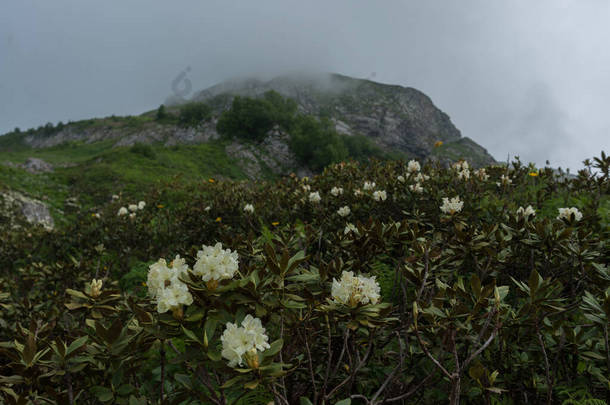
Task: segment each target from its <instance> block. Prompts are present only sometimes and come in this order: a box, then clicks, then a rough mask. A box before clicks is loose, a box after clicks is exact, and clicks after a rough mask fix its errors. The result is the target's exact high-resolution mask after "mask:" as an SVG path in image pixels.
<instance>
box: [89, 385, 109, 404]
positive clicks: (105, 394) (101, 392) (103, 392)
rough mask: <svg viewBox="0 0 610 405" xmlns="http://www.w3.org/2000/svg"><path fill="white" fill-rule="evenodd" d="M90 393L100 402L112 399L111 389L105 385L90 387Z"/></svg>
mask: <svg viewBox="0 0 610 405" xmlns="http://www.w3.org/2000/svg"><path fill="white" fill-rule="evenodd" d="M91 393H92V394H93V395H95V396H96V397H97V399H98V400H100V402H108V401H112V398H113V397H114V396H113V394H112V391H111V390H110V389H108V388H106V387H100V386H99V385H98V386H95V387H92V388H91Z"/></svg>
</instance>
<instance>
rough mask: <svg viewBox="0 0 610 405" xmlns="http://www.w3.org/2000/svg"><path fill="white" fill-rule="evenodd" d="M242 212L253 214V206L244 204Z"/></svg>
mask: <svg viewBox="0 0 610 405" xmlns="http://www.w3.org/2000/svg"><path fill="white" fill-rule="evenodd" d="M244 211H245V212H248V213H250V214H252V213H254V206H253V205H252V204H246V206H245V207H244Z"/></svg>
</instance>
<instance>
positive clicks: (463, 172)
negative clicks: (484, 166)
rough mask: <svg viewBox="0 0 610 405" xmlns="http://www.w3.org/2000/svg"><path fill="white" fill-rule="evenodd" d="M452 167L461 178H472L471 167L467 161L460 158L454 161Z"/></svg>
mask: <svg viewBox="0 0 610 405" xmlns="http://www.w3.org/2000/svg"><path fill="white" fill-rule="evenodd" d="M452 167H453V169H454V170H455V171H456V173H457V177H458V179H459V180H468V179H469V178H470V169H469V166H468V162H467V161H465V160H460V161H459V162H457V163H454V164H453V166H452Z"/></svg>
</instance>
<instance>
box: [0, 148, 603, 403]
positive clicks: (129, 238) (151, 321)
mask: <svg viewBox="0 0 610 405" xmlns="http://www.w3.org/2000/svg"><path fill="white" fill-rule="evenodd" d="M220 145H221V144H220ZM219 149H222V147H221V146H220V147H219ZM155 151H156V152H157V154H158V159H157V162H156V163H155V165H156V166H155V167H158V168H159V170H162V169H163V167H162V166H161V163H160V162H165V161H167V159H166V156H165V155H162V153H171V152H170V151H168V152H162V151H165V149H158V150H155ZM119 152H120V153H118V154H115V155H113V158H114V159H116V161H117V162H120V161H122V160H121V159H123V158H125V157H126V158H128V161H129V160H131V161H133V159H142V161H147V160H148V159H147V158H145V157H143V156H140V155H138V154H132V153H131V152H129V150H128V149H123V150H120V151H119ZM202 153H203V152H202V151H201V150H200V151H198V152H197V153H196V156H201V154H202ZM168 156H169V155H168ZM604 162H605V160H604ZM127 166H128V165H125V170H127ZM408 167H409V166H407V164H406V163H405V162H402V161H391V162H383V163H382V162H378V161H372V162H369V163H366V164H362V163H358V162H353V161H352V162H347V163H344V164H335V165H330V166H329V167H327V168H326V169H325V170H324V172H323V173H322V174H321V175H318V176H315V177H313V178H311V179H299V178H297V177H296V176H292V177H285V178H282V179H279V180H277V181H270V182H266V181H258V182H241V181H239V182H238V181H230V180H223V179H213V180H210V179H206V181H203V182H202V181H201V179H199V181H197V182H193V181H183V180H181V179H178V178H174V179H172V180H171V181H169V182H167V183H158V184H156V185H155V186H154V187H153V188H152V189H151V190H149V191H148V192H146V193H144V192H142V194H141V199H142V200H144V201H145V202H146V204H145V207H143V208H142V209H132V213H133V214H134V215H133V216H128V215H122V216H118V215H117V212H118V211H119V208H120V207H125V206H128V205H130V204H133V203H135V202H136V201H137V200H135V199H133V198H131V197H127V196H126V193H119V191H120V190H119V189H118V185H117V188H115V189H114V193H119V194H121V196H120V197H119V199H118V200H111V201H110V200H109V199H108V200H107V201H106V202H105V203H104V204H102V205H101V206H100V207H99V213H100V217H99V218H98V217H94V216H91V212H89V211H82V212H78V213H77V214H75V216H74V218H73V220H72V221H70V222H68V223H66V224H63V225H61V226H60V227H58V229H56V230H55V231H53V232H48V231H45V230H43V229H40V228H36V227H21V228H16V229H11V228H8V227H0V241H1V243H0V305H1V306H2V309H3V316H2V317H1V319H0V340H1V342H0V384H1V385H0V397H1V398H2V402H3V403H8V404H18V403H26V404H27V403H28V401H29V402H30V403H49V404H70V403H77V401H78V403H116V404H136V403H143V404H144V403H175V404H181V403H189V401H190V403H214V404H228V403H238V404H240V403H243V404H245V403H257V402H259V401H260V402H261V403H266V402H269V401H271V400H272V401H274V402H276V403H279V404H282V405H286V404H293V403H301V404H315V405H320V404H322V403H324V404H336V403H340V404H349V403H361V402H362V403H368V404H375V405H379V404H381V403H384V402H385V403H399V401H401V400H402V401H403V402H404V403H446V402H449V403H451V404H457V403H459V402H460V400H461V401H462V402H467V403H490V404H491V403H496V404H500V403H502V404H521V403H536V404H538V403H546V404H554V403H602V402H603V398H605V399H606V402H607V400H608V392H609V391H608V387H609V384H610V380H609V379H608V376H609V375H610V373H609V367H610V364H609V362H608V359H609V358H610V347H609V346H608V340H609V338H608V333H609V332H608V320H609V319H610V269H609V268H608V263H610V256H609V252H610V247H609V245H608V237H607V229H605V228H602V227H601V226H600V223H601V220H602V218H601V217H600V216H599V215H598V212H599V210H600V207H602V208H603V207H604V206H605V205H604V204H605V203H604V202H605V201H606V197H607V196H608V195H609V194H610V178H608V177H607V176H605V175H604V174H599V175H597V176H579V177H578V178H576V179H571V180H566V179H563V178H560V177H557V176H555V175H554V174H553V173H552V172H550V171H544V170H543V171H540V172H539V175H538V176H533V177H535V179H532V178H531V177H532V176H529V174H528V173H530V170H531V168H528V167H521V166H519V165H518V164H517V165H513V166H512V167H510V168H505V167H502V168H493V167H489V168H487V169H486V170H487V174H488V175H489V176H490V178H489V179H484V178H482V177H479V176H478V175H474V174H473V175H471V176H470V177H469V178H468V179H464V178H459V177H458V175H457V170H455V169H445V168H442V167H440V166H438V165H426V166H424V167H423V169H422V174H425V175H426V176H429V178H427V179H426V178H424V177H423V176H422V177H419V178H417V177H416V173H413V172H410V171H409V170H408ZM120 174H121V175H123V173H120ZM502 175H505V176H510V178H511V179H512V183H511V184H506V185H504V186H498V185H497V183H498V182H500V176H502ZM399 176H400V177H399ZM75 181H78V180H77V179H75ZM97 181H100V182H101V178H100V179H97ZM365 181H368V182H375V185H374V186H373V187H372V188H369V187H367V188H366V189H365V187H364V182H365ZM416 182H421V185H422V187H423V189H424V190H423V191H422V192H421V193H419V192H415V191H413V190H412V188H411V187H410V186H412V185H414V184H415V183H416ZM535 182H538V183H541V184H538V183H535ZM334 187H341V188H343V193H340V192H338V191H336V190H335V192H332V191H331V190H333V188H334ZM380 190H384V191H386V192H387V195H388V198H387V199H386V200H381V199H379V198H377V199H376V198H375V195H378V194H375V191H380ZM312 192H318V193H320V196H321V200H320V201H318V202H315V201H312V200H310V199H309V195H310V193H312ZM456 195H457V196H459V197H460V198H461V200H462V202H463V206H462V207H461V208H460V209H458V210H454V211H453V213H451V212H450V211H447V210H445V211H443V210H441V206H442V204H444V203H443V198H445V197H454V196H456ZM565 197H567V198H568V200H564V201H571V200H569V198H571V197H576V198H577V200H578V201H580V202H581V203H582V206H581V212H582V214H583V216H582V218H581V219H580V220H576V219H575V218H564V219H557V218H556V216H557V215H550V213H549V216H545V215H542V214H541V211H540V210H541V208H543V206H544V201H545V200H551V201H554V199H556V198H565ZM539 198H540V203H538V202H537V200H538V199H539ZM138 200H139V199H138ZM574 201H576V200H574ZM245 204H252V205H253V206H254V212H246V211H244V206H245ZM525 204H531V205H533V206H534V209H535V210H536V215H534V216H529V217H524V216H523V215H522V214H519V213H517V207H518V206H523V205H525ZM553 204H555V202H554V203H553ZM343 206H348V207H350V210H351V211H350V214H349V215H348V216H347V217H342V216H340V215H339V214H338V213H337V210H338V209H339V208H340V207H343ZM346 222H350V223H352V224H354V226H353V227H352V228H348V230H347V231H346ZM350 229H351V230H350ZM217 242H221V243H222V246H223V248H230V249H232V251H233V252H235V253H236V257H237V260H238V265H237V271H236V272H235V273H234V274H232V277H231V276H229V277H225V278H220V279H214V278H210V279H204V278H203V276H202V275H201V273H199V270H195V269H196V267H197V266H195V264H196V263H197V261H198V260H199V258H200V256H201V254H200V253H199V250H201V245H202V244H203V245H207V246H213V245H214V244H215V243H217ZM177 255H180V257H181V258H184V260H185V266H187V267H188V269H189V270H188V271H186V272H184V273H179V274H176V278H173V277H171V278H167V279H165V280H164V281H166V282H169V284H167V283H165V282H164V283H162V285H164V286H165V287H168V286H172V283H184V286H185V287H184V288H185V291H186V292H188V294H190V295H191V297H192V302H190V303H188V305H187V304H179V305H178V304H177V305H173V306H172V308H171V310H170V311H167V312H163V313H159V311H158V309H159V307H158V305H157V304H158V302H157V299H158V298H154V297H150V296H148V295H147V294H146V295H145V294H143V293H145V292H147V291H148V288H145V287H144V286H143V285H142V282H144V280H145V279H146V277H147V275H148V271H149V264H150V263H155V262H157V260H158V259H160V258H164V259H165V260H167V263H168V265H169V267H168V269H167V270H168V272H174V271H176V270H174V269H173V266H174V264H176V265H178V264H179V263H180V259H179V258H177V257H176V256H177ZM171 262H173V264H169V263H171ZM227 262H230V260H228V261H219V262H214V263H213V264H214V266H221V267H222V266H225V265H226V263H227ZM161 263H162V262H161ZM197 268H198V267H197ZM215 269H216V270H219V269H218V268H216V267H215ZM208 270H209V269H208ZM345 272H352V273H353V275H354V276H365V277H369V276H377V279H378V281H379V284H380V285H381V297H380V298H379V300H376V299H370V300H369V302H364V301H362V297H364V296H366V297H369V296H372V295H371V292H370V291H368V292H367V290H366V289H364V288H361V287H358V286H362V285H361V284H358V283H361V282H362V281H358V283H356V286H357V287H356V288H357V289H356V290H352V293H350V296H349V297H348V298H346V299H344V298H341V297H342V296H341V291H342V290H341V288H337V287H341V286H337V283H339V280H341V279H342V277H343V276H344V275H345V274H346V273H345ZM171 274H174V273H171ZM204 274H207V273H204ZM92 279H96V280H102V281H103V285H102V286H99V284H98V282H97V281H95V282H92ZM152 280H153V282H154V278H153V279H152ZM358 280H361V279H358ZM180 285H182V284H180ZM153 286H154V285H153ZM147 287H149V286H147ZM246 315H252V316H255V317H257V318H259V319H260V321H261V325H262V327H264V328H265V332H264V333H265V335H266V336H267V337H268V340H267V343H268V344H269V347H268V348H267V347H266V346H265V347H264V348H263V349H257V350H253V351H249V352H248V353H242V354H241V355H243V356H245V357H244V358H242V360H244V361H243V362H242V364H240V365H236V366H229V365H228V362H227V352H226V351H224V352H223V349H225V347H224V345H225V342H226V341H227V340H228V338H227V337H226V336H225V339H223V338H222V336H223V335H224V334H225V332H226V330H227V329H228V327H227V323H236V324H241V322H242V321H243V320H244V319H246ZM252 333H254V332H252ZM256 333H258V332H256ZM244 339H245V338H244ZM398 397H400V399H397V400H395V398H398ZM357 401H358V402H357Z"/></svg>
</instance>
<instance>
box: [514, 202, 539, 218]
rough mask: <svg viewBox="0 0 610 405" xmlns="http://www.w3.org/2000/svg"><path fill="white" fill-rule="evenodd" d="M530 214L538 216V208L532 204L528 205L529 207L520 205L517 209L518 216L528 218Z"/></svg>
mask: <svg viewBox="0 0 610 405" xmlns="http://www.w3.org/2000/svg"><path fill="white" fill-rule="evenodd" d="M530 216H536V210H534V209H533V208H532V206H531V205H528V206H527V208H523V207H519V208H518V209H517V217H519V218H525V219H527V218H529V217H530Z"/></svg>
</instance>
